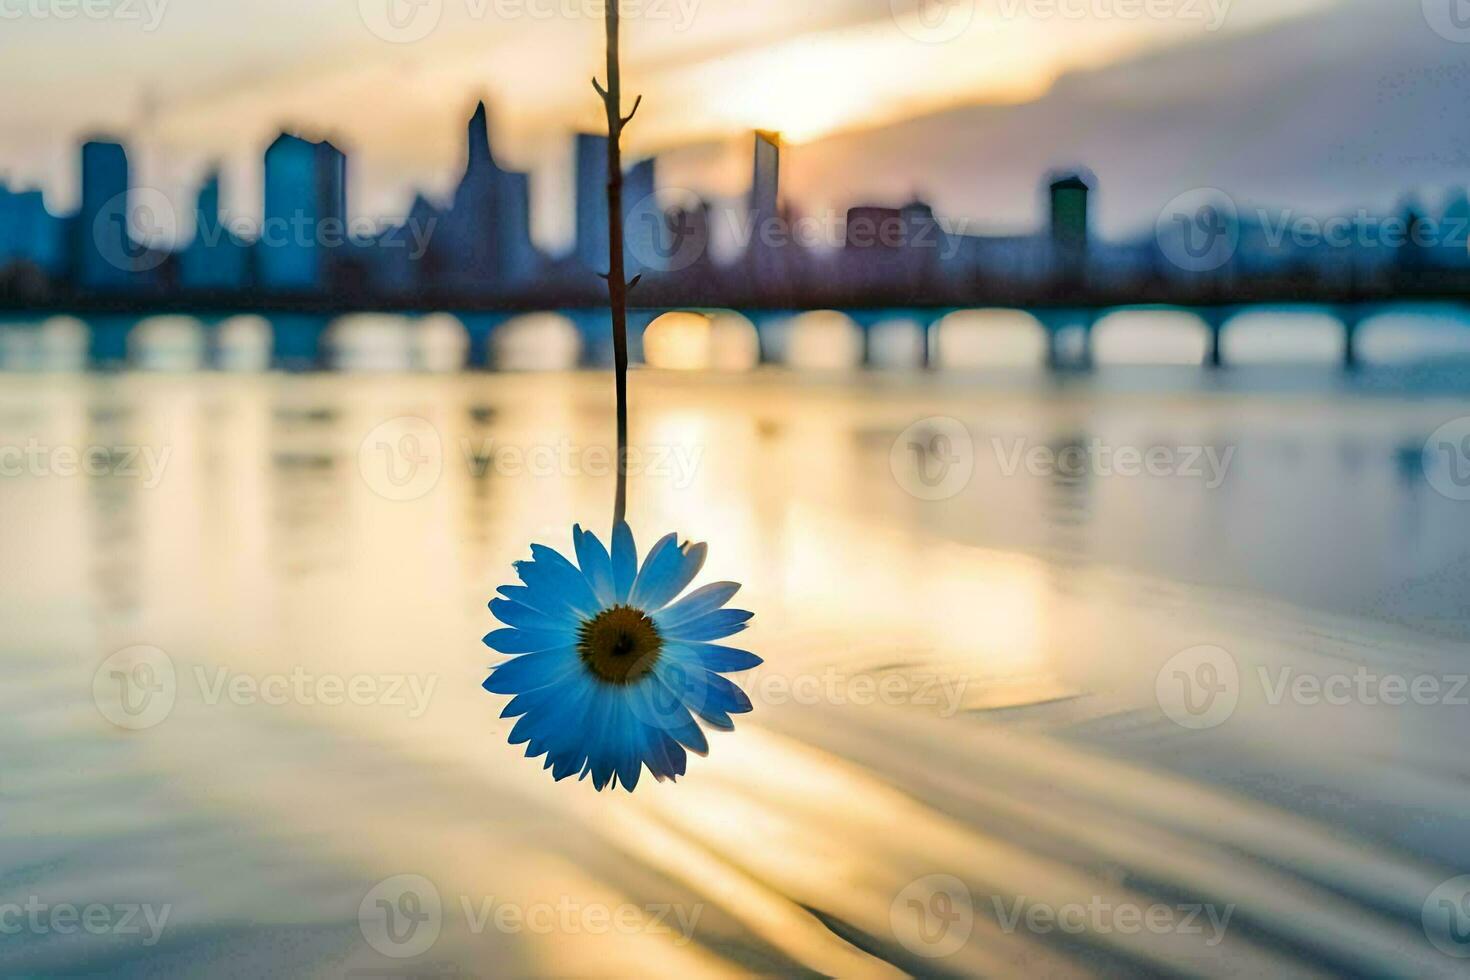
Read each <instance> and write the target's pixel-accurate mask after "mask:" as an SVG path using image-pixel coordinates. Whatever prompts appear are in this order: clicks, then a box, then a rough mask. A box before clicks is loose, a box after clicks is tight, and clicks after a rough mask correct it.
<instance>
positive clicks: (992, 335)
mask: <svg viewBox="0 0 1470 980" xmlns="http://www.w3.org/2000/svg"><path fill="white" fill-rule="evenodd" d="M933 343H934V365H935V367H938V368H941V369H943V370H949V371H966V370H980V369H986V368H1039V367H1042V366H1043V365H1045V364H1046V361H1047V356H1048V347H1049V338H1048V334H1047V329H1046V327H1045V326H1043V325H1042V323H1041V321H1040V320H1039V319H1037V318H1036V317H1035V316H1033V315H1031V314H1030V313H1027V312H1025V311H1024V310H1006V309H972V310H956V311H955V312H953V313H950V314H948V315H946V316H945V317H943V318H942V319H941V320H940V321H939V322H938V323H936V324H935V325H934V340H933Z"/></svg>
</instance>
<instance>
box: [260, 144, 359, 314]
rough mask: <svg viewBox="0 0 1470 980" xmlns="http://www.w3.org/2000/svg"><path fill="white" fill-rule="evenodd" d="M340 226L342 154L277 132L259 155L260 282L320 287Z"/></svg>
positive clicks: (341, 236) (339, 241)
mask: <svg viewBox="0 0 1470 980" xmlns="http://www.w3.org/2000/svg"><path fill="white" fill-rule="evenodd" d="M346 230H347V158H346V157H345V156H343V154H342V151H340V150H338V149H337V148H336V147H335V146H333V145H332V144H331V143H328V142H325V141H324V142H320V143H313V142H310V141H308V140H304V139H302V138H301V137H299V136H293V135H291V134H289V133H282V134H281V135H280V136H279V137H277V138H276V141H275V142H274V143H272V144H271V145H270V149H268V150H266V153H265V222H264V224H263V225H262V226H261V234H260V241H259V242H258V243H257V245H256V248H257V249H258V256H259V261H258V268H259V270H260V282H261V285H262V286H264V287H265V288H267V289H279V290H285V291H296V292H302V291H306V292H309V291H315V290H320V289H323V288H325V287H326V286H327V285H328V282H329V276H330V273H331V268H332V251H333V249H334V248H340V247H341V246H342V245H344V244H345V239H346Z"/></svg>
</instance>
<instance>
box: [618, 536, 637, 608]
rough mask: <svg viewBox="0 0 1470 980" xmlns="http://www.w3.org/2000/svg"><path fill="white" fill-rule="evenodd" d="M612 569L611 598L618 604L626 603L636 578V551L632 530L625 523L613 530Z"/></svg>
mask: <svg viewBox="0 0 1470 980" xmlns="http://www.w3.org/2000/svg"><path fill="white" fill-rule="evenodd" d="M612 567H613V596H614V598H616V599H617V601H618V602H627V601H628V593H630V592H632V591H633V582H634V580H636V579H637V578H638V549H637V547H636V546H635V545H634V544H633V529H632V528H630V527H628V524H627V522H626V521H619V522H618V526H617V527H615V528H613V536H612Z"/></svg>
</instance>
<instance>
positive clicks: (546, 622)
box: [490, 598, 579, 631]
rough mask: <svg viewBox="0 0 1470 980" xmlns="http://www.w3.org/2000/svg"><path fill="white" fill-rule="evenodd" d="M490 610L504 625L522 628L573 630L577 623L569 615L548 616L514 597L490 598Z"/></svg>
mask: <svg viewBox="0 0 1470 980" xmlns="http://www.w3.org/2000/svg"><path fill="white" fill-rule="evenodd" d="M490 611H491V612H492V613H494V614H495V618H496V619H498V620H500V621H501V622H502V623H504V624H505V625H507V626H514V627H515V628H516V629H522V630H568V631H575V630H576V628H577V626H578V625H579V624H578V622H577V620H575V619H573V618H572V617H570V616H550V615H547V614H546V613H544V612H541V611H540V610H539V609H532V608H531V607H530V606H525V605H522V604H521V603H519V602H517V601H515V600H514V599H501V598H495V599H491V600H490Z"/></svg>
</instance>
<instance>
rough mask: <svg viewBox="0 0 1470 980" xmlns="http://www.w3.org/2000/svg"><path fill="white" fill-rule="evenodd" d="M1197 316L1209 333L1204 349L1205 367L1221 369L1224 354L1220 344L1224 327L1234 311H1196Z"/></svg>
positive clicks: (1218, 308) (1222, 309)
mask: <svg viewBox="0 0 1470 980" xmlns="http://www.w3.org/2000/svg"><path fill="white" fill-rule="evenodd" d="M1198 315H1199V318H1200V319H1201V320H1203V321H1204V322H1205V327H1206V328H1207V329H1208V330H1209V332H1210V337H1209V344H1208V346H1207V347H1206V349H1205V365H1206V366H1207V367H1211V368H1222V367H1224V366H1225V352H1224V347H1223V343H1222V342H1223V340H1224V337H1225V325H1226V324H1227V323H1229V322H1230V319H1231V318H1232V317H1233V316H1234V315H1235V311H1234V310H1230V309H1226V308H1224V307H1213V308H1211V309H1206V310H1200V311H1198Z"/></svg>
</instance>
